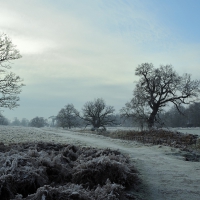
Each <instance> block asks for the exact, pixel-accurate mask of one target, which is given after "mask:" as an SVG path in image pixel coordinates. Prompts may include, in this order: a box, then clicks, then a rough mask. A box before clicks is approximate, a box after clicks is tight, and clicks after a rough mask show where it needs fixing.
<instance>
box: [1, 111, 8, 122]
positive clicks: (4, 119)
mask: <svg viewBox="0 0 200 200" xmlns="http://www.w3.org/2000/svg"><path fill="white" fill-rule="evenodd" d="M0 125H9V120H8V119H7V118H6V117H4V116H3V115H2V114H1V113H0Z"/></svg>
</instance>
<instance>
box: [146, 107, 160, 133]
mask: <svg viewBox="0 0 200 200" xmlns="http://www.w3.org/2000/svg"><path fill="white" fill-rule="evenodd" d="M157 112H158V106H155V107H154V108H153V111H152V113H151V114H150V116H149V119H148V121H147V123H148V128H149V129H151V128H152V127H153V126H154V122H155V118H156V115H157Z"/></svg>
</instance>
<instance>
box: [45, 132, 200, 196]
mask: <svg viewBox="0 0 200 200" xmlns="http://www.w3.org/2000/svg"><path fill="white" fill-rule="evenodd" d="M46 131H48V132H49V133H52V131H53V133H54V134H55V132H54V130H52V131H49V130H46ZM56 134H57V135H59V136H61V137H62V138H63V139H64V138H65V139H67V140H70V141H71V140H72V141H74V142H75V141H76V142H78V143H80V144H82V145H86V146H92V147H100V148H112V149H118V150H120V151H122V152H123V153H126V154H128V155H129V156H130V159H131V160H132V161H133V162H134V165H135V166H136V167H137V169H138V170H139V172H140V174H141V178H142V179H143V181H144V183H145V185H146V190H147V193H148V200H150V199H152V200H161V199H162V200H164V199H166V200H173V199H174V200H185V199H190V200H199V199H200V163H198V162H186V161H184V160H183V158H182V157H180V156H173V155H171V154H172V153H175V152H178V150H177V149H171V148H170V147H161V146H150V145H149V146H145V145H142V144H139V143H137V142H129V141H122V140H119V139H111V138H107V137H103V136H99V135H94V134H87V133H86V134H85V133H77V132H70V131H66V130H57V131H56Z"/></svg>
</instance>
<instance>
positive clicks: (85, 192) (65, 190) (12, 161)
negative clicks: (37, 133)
mask: <svg viewBox="0 0 200 200" xmlns="http://www.w3.org/2000/svg"><path fill="white" fill-rule="evenodd" d="M140 184H141V183H140V180H139V178H138V176H137V171H136V170H135V168H134V167H133V165H131V164H130V163H129V160H128V158H127V157H126V156H124V155H122V154H121V153H120V152H118V151H113V150H110V149H104V150H99V149H95V148H89V147H79V146H74V145H61V144H53V143H42V142H41V143H23V144H10V145H8V146H5V145H4V144H3V143H1V144H0V199H1V200H9V199H16V200H17V199H18V200H19V199H27V200H28V199H34V200H59V199H60V200H61V199H66V200H71V199H76V200H79V199H80V200H86V199H87V200H88V199H89V200H93V199H97V200H100V199H102V200H103V199H112V200H117V199H119V200H120V199H121V200H126V199H140V198H139V196H138V194H139V193H138V188H139V185H140Z"/></svg>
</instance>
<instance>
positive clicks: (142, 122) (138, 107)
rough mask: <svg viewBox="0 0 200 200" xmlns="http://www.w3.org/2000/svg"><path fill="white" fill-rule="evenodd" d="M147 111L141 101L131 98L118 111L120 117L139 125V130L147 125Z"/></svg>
mask: <svg viewBox="0 0 200 200" xmlns="http://www.w3.org/2000/svg"><path fill="white" fill-rule="evenodd" d="M147 109H148V108H146V107H145V102H144V101H143V99H141V98H140V99H138V98H133V99H131V101H130V102H128V103H126V104H125V107H123V108H122V109H121V110H120V114H121V117H123V118H125V119H132V120H133V121H132V123H134V124H135V125H139V127H140V128H141V130H143V129H144V127H145V126H146V125H147V119H148V115H147Z"/></svg>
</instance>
